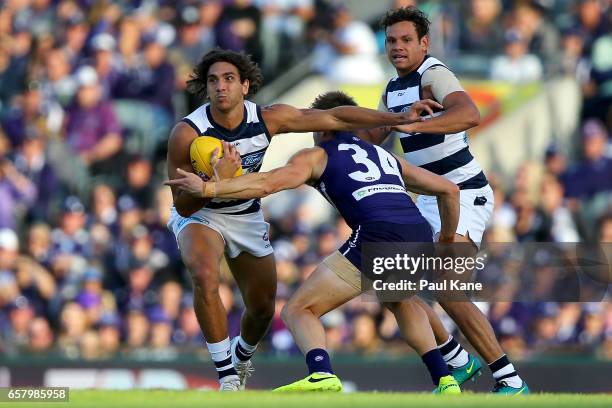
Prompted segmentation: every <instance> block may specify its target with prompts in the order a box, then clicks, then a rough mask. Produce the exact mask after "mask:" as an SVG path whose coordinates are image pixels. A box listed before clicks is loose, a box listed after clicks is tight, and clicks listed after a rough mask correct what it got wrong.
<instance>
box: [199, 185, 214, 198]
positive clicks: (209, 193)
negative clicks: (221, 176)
mask: <svg viewBox="0 0 612 408" xmlns="http://www.w3.org/2000/svg"><path fill="white" fill-rule="evenodd" d="M216 184H217V183H214V182H213V183H208V182H207V183H204V187H202V197H204V198H215V197H216V196H217V185H216Z"/></svg>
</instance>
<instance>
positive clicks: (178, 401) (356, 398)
mask: <svg viewBox="0 0 612 408" xmlns="http://www.w3.org/2000/svg"><path fill="white" fill-rule="evenodd" d="M9 405H10V406H12V407H18V408H26V407H49V408H50V407H70V408H76V407H78V408H81V407H84V408H87V407H92V408H93V407H100V408H109V407H121V408H132V407H134V408H158V407H159V408H162V407H163V408H182V407H201V408H207V407H210V408H213V407H214V408H234V407H236V408H250V407H265V408H281V407H282V408H298V407H300V408H301V407H307V408H339V407H342V408H362V407H363V408H366V407H367V408H372V407H374V408H395V407H397V408H399V407H402V408H407V407H408V408H409V407H415V408H437V407H444V408H459V407H470V408H481V407H482V408H484V407H487V408H489V407H494V408H502V407H517V408H518V407H520V408H531V407H554V408H564V407H567V408H570V407H571V408H576V407H602V408H603V407H606V408H610V407H612V394H610V395H601V394H599V395H587V394H537V395H528V396H522V397H503V396H495V395H490V394H469V393H466V394H464V395H461V396H458V397H442V396H435V395H430V394H415V393H412V394H410V393H352V394H292V395H287V394H284V395H279V394H272V393H270V392H264V391H262V392H257V391H251V392H243V393H234V394H220V393H217V392H211V391H157V390H138V391H71V392H70V402H67V403H44V404H41V403H25V402H24V403H18V404H15V403H0V407H2V406H9Z"/></svg>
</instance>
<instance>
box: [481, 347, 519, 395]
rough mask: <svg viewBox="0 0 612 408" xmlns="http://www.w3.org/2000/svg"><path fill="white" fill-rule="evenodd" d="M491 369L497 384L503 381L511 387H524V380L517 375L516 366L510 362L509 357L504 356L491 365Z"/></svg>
mask: <svg viewBox="0 0 612 408" xmlns="http://www.w3.org/2000/svg"><path fill="white" fill-rule="evenodd" d="M489 368H490V369H491V372H492V373H493V378H494V379H495V381H496V382H500V381H503V382H505V383H506V384H508V385H509V386H510V387H514V388H521V386H522V385H523V380H522V378H521V377H519V375H518V374H517V373H516V370H515V369H514V366H513V365H512V363H511V362H510V360H508V356H507V355H505V354H504V355H503V356H501V357H500V358H498V359H497V360H495V361H494V362H492V363H491V364H489Z"/></svg>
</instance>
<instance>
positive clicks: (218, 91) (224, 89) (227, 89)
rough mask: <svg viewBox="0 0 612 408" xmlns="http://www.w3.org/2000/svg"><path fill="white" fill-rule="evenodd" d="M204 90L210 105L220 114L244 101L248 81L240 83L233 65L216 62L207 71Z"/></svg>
mask: <svg viewBox="0 0 612 408" xmlns="http://www.w3.org/2000/svg"><path fill="white" fill-rule="evenodd" d="M206 88H207V90H208V96H209V97H210V103H211V105H212V106H213V107H214V108H215V109H218V110H219V111H221V112H229V111H231V110H232V109H234V108H235V107H236V106H238V105H239V104H242V102H243V101H244V97H245V96H246V95H247V94H248V92H249V81H248V80H245V81H244V82H240V75H239V74H238V69H237V68H236V67H235V66H234V65H232V64H230V63H227V62H216V63H214V64H213V65H211V67H210V68H209V69H208V77H207V78H206Z"/></svg>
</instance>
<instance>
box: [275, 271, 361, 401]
mask: <svg viewBox="0 0 612 408" xmlns="http://www.w3.org/2000/svg"><path fill="white" fill-rule="evenodd" d="M359 292H360V291H359V289H357V288H355V287H353V286H352V285H350V284H349V283H347V282H345V281H344V280H343V279H341V278H340V277H338V275H337V274H336V273H334V272H333V271H332V270H331V269H330V268H329V267H328V266H327V265H326V264H325V263H322V264H320V265H319V266H318V267H317V269H315V271H314V272H313V273H312V274H311V275H310V276H309V277H308V279H306V281H305V282H304V283H303V284H302V285H301V286H300V287H299V288H298V290H297V291H296V292H295V293H294V294H293V296H292V297H291V299H289V301H288V302H287V304H286V305H285V307H284V308H283V310H282V312H281V317H282V319H283V321H284V322H285V325H286V326H287V327H288V328H289V330H290V331H291V334H293V338H294V340H295V342H296V344H297V345H298V347H299V348H300V350H301V351H302V353H303V354H304V356H306V364H307V365H308V372H309V374H308V376H307V377H306V378H305V379H303V380H300V381H296V382H294V383H291V384H289V385H285V386H283V387H279V388H277V389H275V391H280V392H288V391H336V392H337V391H341V390H342V383H341V382H340V380H339V379H338V377H337V376H336V375H335V374H334V372H333V370H332V367H331V362H330V358H329V354H328V353H327V350H326V341H325V329H324V328H323V325H322V324H321V321H320V320H319V318H320V317H321V316H322V315H324V314H325V313H327V312H329V311H330V310H333V309H335V308H337V307H338V306H340V305H342V304H344V303H346V302H347V301H349V300H350V299H352V298H354V297H355V296H357V295H359Z"/></svg>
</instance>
